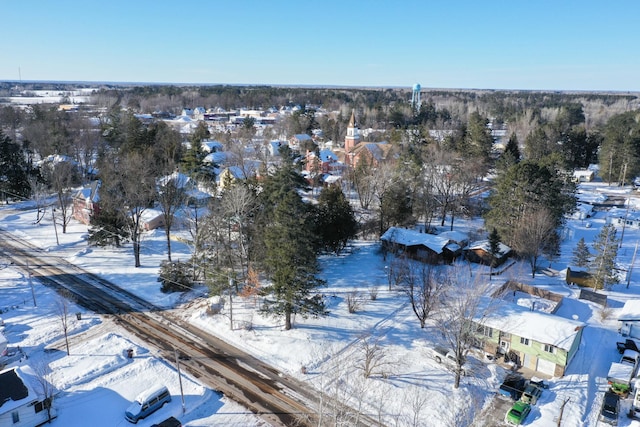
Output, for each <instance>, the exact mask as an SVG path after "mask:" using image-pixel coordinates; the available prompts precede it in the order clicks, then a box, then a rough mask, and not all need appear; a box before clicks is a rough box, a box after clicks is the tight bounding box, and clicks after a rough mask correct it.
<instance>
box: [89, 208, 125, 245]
mask: <svg viewBox="0 0 640 427" xmlns="http://www.w3.org/2000/svg"><path fill="white" fill-rule="evenodd" d="M129 229H130V227H129V224H128V218H127V217H125V216H124V215H122V212H118V211H117V210H115V209H111V208H109V207H107V206H105V204H104V202H103V203H102V204H101V206H100V210H99V211H97V212H96V213H94V215H93V216H92V217H91V223H90V226H89V237H88V241H89V244H90V245H95V246H115V247H116V248H119V247H120V245H121V244H122V243H123V242H126V241H128V240H129V231H128V230H129Z"/></svg>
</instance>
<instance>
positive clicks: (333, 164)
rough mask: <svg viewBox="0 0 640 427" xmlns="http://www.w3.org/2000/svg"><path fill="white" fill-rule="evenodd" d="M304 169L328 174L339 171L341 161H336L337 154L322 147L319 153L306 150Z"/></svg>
mask: <svg viewBox="0 0 640 427" xmlns="http://www.w3.org/2000/svg"><path fill="white" fill-rule="evenodd" d="M305 169H306V170H307V172H315V173H319V174H328V173H332V172H340V171H341V170H342V163H341V162H339V161H338V156H336V154H335V153H334V152H333V151H331V150H328V149H322V150H320V151H319V153H316V152H315V151H308V150H307V155H306V161H305Z"/></svg>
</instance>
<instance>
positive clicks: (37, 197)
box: [29, 175, 47, 224]
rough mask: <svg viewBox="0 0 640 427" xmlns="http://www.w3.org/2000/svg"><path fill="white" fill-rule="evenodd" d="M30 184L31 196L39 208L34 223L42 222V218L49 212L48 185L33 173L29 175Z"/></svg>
mask: <svg viewBox="0 0 640 427" xmlns="http://www.w3.org/2000/svg"><path fill="white" fill-rule="evenodd" d="M29 186H31V193H32V196H31V197H32V198H33V201H34V202H35V205H36V210H37V213H36V220H35V221H34V224H40V221H42V218H44V215H45V214H46V212H47V186H46V185H44V183H43V182H42V181H41V180H39V179H38V177H37V176H33V175H32V176H30V177H29Z"/></svg>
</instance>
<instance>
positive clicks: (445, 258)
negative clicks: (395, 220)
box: [380, 227, 460, 264]
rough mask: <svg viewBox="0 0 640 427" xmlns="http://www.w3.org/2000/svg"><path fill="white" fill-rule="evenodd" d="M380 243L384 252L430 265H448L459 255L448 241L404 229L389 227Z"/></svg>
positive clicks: (458, 251) (456, 248) (454, 246)
mask: <svg viewBox="0 0 640 427" xmlns="http://www.w3.org/2000/svg"><path fill="white" fill-rule="evenodd" d="M380 241H381V242H382V247H383V249H384V250H385V251H389V252H391V253H393V254H395V255H396V256H405V257H408V258H411V259H415V260H419V261H423V262H427V263H430V264H439V263H443V262H448V263H450V262H452V261H453V260H454V259H455V258H456V257H457V256H458V255H459V254H460V246H459V245H458V244H457V243H455V242H453V241H451V240H450V239H447V238H444V237H440V236H436V235H434V234H428V233H421V232H419V231H415V230H408V229H406V228H399V227H390V228H389V229H388V230H387V231H386V232H385V233H384V234H383V235H382V237H380Z"/></svg>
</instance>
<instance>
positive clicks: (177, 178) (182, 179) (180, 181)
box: [158, 172, 191, 188]
mask: <svg viewBox="0 0 640 427" xmlns="http://www.w3.org/2000/svg"><path fill="white" fill-rule="evenodd" d="M171 181H173V182H174V183H175V186H176V187H177V188H185V187H186V186H187V184H189V183H190V182H191V178H189V177H188V176H187V175H185V174H183V173H180V172H174V173H172V174H171V175H166V176H163V177H162V178H160V179H159V180H158V185H160V186H164V185H167V184H168V183H169V182H171Z"/></svg>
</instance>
